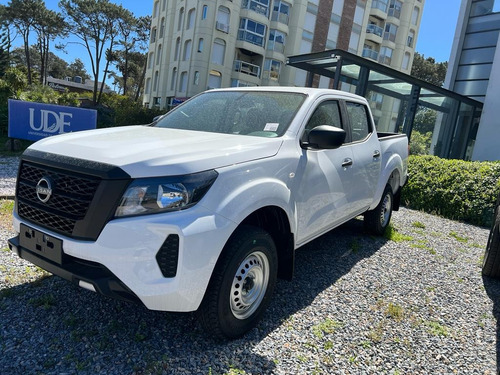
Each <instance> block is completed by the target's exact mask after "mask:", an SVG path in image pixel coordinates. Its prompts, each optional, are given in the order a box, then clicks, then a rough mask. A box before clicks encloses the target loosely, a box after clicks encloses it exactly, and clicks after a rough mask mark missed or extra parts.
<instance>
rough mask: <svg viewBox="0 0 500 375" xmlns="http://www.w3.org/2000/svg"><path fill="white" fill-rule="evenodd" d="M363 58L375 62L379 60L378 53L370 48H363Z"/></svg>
mask: <svg viewBox="0 0 500 375" xmlns="http://www.w3.org/2000/svg"><path fill="white" fill-rule="evenodd" d="M362 56H363V57H366V58H368V59H372V60H375V61H377V60H378V52H377V51H375V50H373V49H370V48H363V54H362Z"/></svg>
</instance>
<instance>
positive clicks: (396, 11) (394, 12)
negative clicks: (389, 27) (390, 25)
mask: <svg viewBox="0 0 500 375" xmlns="http://www.w3.org/2000/svg"><path fill="white" fill-rule="evenodd" d="M389 16H390V17H394V18H398V19H399V18H400V17H401V7H390V8H389Z"/></svg>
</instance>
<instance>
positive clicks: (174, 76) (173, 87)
mask: <svg viewBox="0 0 500 375" xmlns="http://www.w3.org/2000/svg"><path fill="white" fill-rule="evenodd" d="M175 81H177V68H174V69H173V70H172V77H171V79H170V90H175Z"/></svg>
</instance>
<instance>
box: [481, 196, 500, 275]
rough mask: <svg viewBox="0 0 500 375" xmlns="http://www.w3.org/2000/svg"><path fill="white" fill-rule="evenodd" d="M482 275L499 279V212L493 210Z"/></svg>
mask: <svg viewBox="0 0 500 375" xmlns="http://www.w3.org/2000/svg"><path fill="white" fill-rule="evenodd" d="M483 275H485V276H491V277H500V210H499V209H498V204H497V207H496V210H495V222H494V223H493V226H492V228H491V230H490V236H489V238H488V244H487V245H486V251H485V252H484V259H483Z"/></svg>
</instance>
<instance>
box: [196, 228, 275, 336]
mask: <svg viewBox="0 0 500 375" xmlns="http://www.w3.org/2000/svg"><path fill="white" fill-rule="evenodd" d="M277 263H278V261H277V254H276V246H275V244H274V241H273V239H272V237H271V236H270V235H269V233H267V232H266V231H264V230H262V229H260V228H257V227H252V226H241V227H240V228H238V229H237V230H236V231H235V233H234V234H233V235H232V236H231V238H230V239H229V241H228V243H227V244H226V247H225V248H224V250H223V252H222V254H221V258H220V259H219V261H218V262H217V265H216V267H215V269H214V272H213V275H212V278H211V280H210V283H209V286H208V288H207V291H206V293H205V297H204V299H203V301H202V303H201V305H200V308H199V309H198V317H199V320H200V322H201V324H202V326H203V328H205V330H207V331H208V332H209V333H210V334H212V335H214V336H215V337H217V338H230V339H232V338H236V337H239V336H241V335H243V334H244V333H245V332H247V331H248V330H250V329H251V328H253V327H254V326H255V325H256V324H257V322H258V321H259V319H260V318H261V316H262V314H263V313H264V311H265V310H266V308H267V306H268V304H269V302H270V299H271V296H272V293H273V290H274V287H275V285H276V274H277V265H278V264H277Z"/></svg>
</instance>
